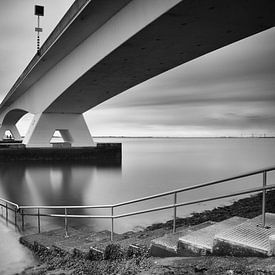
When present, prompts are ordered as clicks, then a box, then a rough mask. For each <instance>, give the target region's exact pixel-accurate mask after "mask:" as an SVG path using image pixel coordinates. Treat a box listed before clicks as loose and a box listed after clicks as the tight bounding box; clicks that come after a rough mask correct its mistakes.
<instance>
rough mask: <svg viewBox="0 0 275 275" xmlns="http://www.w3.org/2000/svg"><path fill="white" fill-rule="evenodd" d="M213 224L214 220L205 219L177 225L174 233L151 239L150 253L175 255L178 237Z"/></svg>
mask: <svg viewBox="0 0 275 275" xmlns="http://www.w3.org/2000/svg"><path fill="white" fill-rule="evenodd" d="M213 224H215V222H212V221H207V222H204V223H201V224H198V225H195V226H190V227H186V226H185V227H179V228H177V232H175V233H169V234H165V235H164V236H163V237H159V238H156V239H154V240H152V241H151V244H150V255H151V256H154V257H176V256H178V254H177V247H178V241H179V238H180V237H183V236H185V235H187V234H190V233H192V232H194V231H196V230H200V229H202V228H205V227H207V226H210V225H213Z"/></svg>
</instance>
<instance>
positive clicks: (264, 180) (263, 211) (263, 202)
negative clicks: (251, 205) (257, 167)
mask: <svg viewBox="0 0 275 275" xmlns="http://www.w3.org/2000/svg"><path fill="white" fill-rule="evenodd" d="M265 187H266V171H264V172H263V188H265ZM265 195H266V190H265V189H263V200H262V227H265V204H266V203H265V202H266V197H265Z"/></svg>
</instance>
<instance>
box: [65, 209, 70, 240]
mask: <svg viewBox="0 0 275 275" xmlns="http://www.w3.org/2000/svg"><path fill="white" fill-rule="evenodd" d="M68 237H69V234H68V218H67V208H65V238H68Z"/></svg>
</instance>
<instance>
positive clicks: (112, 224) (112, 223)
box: [111, 206, 114, 242]
mask: <svg viewBox="0 0 275 275" xmlns="http://www.w3.org/2000/svg"><path fill="white" fill-rule="evenodd" d="M111 216H112V218H111V242H112V241H113V240H114V218H113V217H114V207H113V206H112V207H111Z"/></svg>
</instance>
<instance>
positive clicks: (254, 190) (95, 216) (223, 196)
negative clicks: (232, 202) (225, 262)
mask: <svg viewBox="0 0 275 275" xmlns="http://www.w3.org/2000/svg"><path fill="white" fill-rule="evenodd" d="M273 188H275V184H273V185H269V186H266V187H257V188H251V189H245V190H243V191H240V192H235V193H228V194H224V195H220V196H215V197H211V198H204V199H199V200H194V201H188V202H184V203H177V204H170V205H165V206H159V207H154V208H149V209H145V210H139V211H135V212H129V213H125V214H120V215H113V216H111V215H75V214H67V215H64V214H40V216H45V217H59V218H65V217H67V218H95V219H101V218H113V219H118V218H124V217H128V216H134V215H139V214H145V213H150V212H155V211H160V210H166V209H170V208H174V207H180V206H187V205H191V204H196V203H202V202H208V201H213V200H219V199H224V198H229V197H234V196H239V195H244V194H250V193H255V192H259V191H263V190H270V189H273ZM28 216H37V215H36V214H28Z"/></svg>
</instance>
